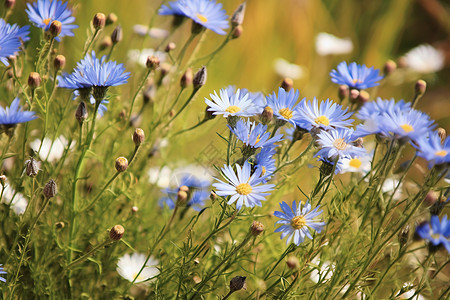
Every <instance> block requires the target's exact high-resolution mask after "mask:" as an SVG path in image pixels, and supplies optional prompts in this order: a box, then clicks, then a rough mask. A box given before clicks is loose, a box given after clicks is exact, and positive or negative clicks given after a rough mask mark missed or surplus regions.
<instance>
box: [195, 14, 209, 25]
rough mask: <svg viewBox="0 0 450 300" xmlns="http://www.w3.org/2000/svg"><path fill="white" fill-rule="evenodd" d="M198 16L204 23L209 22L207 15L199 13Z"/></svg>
mask: <svg viewBox="0 0 450 300" xmlns="http://www.w3.org/2000/svg"><path fill="white" fill-rule="evenodd" d="M197 18H198V19H199V20H200V22H202V23H206V22H208V18H207V17H205V16H204V15H202V14H197Z"/></svg>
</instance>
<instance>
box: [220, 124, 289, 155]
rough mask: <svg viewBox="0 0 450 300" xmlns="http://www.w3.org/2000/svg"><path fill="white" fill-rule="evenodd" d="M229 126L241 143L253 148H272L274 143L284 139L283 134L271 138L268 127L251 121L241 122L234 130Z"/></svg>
mask: <svg viewBox="0 0 450 300" xmlns="http://www.w3.org/2000/svg"><path fill="white" fill-rule="evenodd" d="M227 126H228V128H230V130H231V131H232V132H233V133H234V134H235V135H236V136H237V138H238V139H239V140H240V141H242V142H243V143H244V144H245V145H246V146H248V147H251V148H261V147H272V146H273V144H274V143H277V142H279V141H281V140H282V138H283V135H282V134H277V135H275V136H274V137H273V138H270V132H268V131H267V125H263V124H260V123H258V124H256V123H255V122H251V121H250V120H247V121H243V120H239V121H238V122H237V123H236V125H235V127H234V128H233V127H231V126H230V125H227Z"/></svg>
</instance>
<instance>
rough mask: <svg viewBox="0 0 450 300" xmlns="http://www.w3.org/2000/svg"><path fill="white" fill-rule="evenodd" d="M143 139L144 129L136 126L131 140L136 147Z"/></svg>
mask: <svg viewBox="0 0 450 300" xmlns="http://www.w3.org/2000/svg"><path fill="white" fill-rule="evenodd" d="M144 140H145V134H144V130H142V129H141V128H136V129H135V130H134V133H133V142H134V144H135V145H136V147H139V146H140V145H141V144H142V143H143V142H144Z"/></svg>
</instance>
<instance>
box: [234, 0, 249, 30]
mask: <svg viewBox="0 0 450 300" xmlns="http://www.w3.org/2000/svg"><path fill="white" fill-rule="evenodd" d="M245 6H246V2H245V1H244V2H242V4H241V5H239V6H238V8H236V10H235V11H234V13H233V15H232V16H231V25H232V26H233V27H236V26H239V25H242V23H243V22H244V15H245Z"/></svg>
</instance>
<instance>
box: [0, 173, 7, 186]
mask: <svg viewBox="0 0 450 300" xmlns="http://www.w3.org/2000/svg"><path fill="white" fill-rule="evenodd" d="M5 183H6V176H5V175H0V184H1V185H5Z"/></svg>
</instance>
